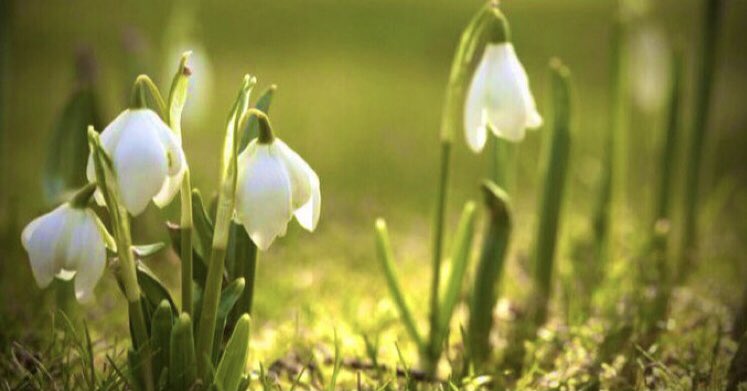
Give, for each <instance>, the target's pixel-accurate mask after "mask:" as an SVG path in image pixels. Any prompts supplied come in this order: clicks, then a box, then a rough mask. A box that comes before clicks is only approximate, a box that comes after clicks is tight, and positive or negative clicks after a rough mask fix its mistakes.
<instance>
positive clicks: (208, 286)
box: [196, 75, 264, 381]
mask: <svg viewBox="0 0 747 391" xmlns="http://www.w3.org/2000/svg"><path fill="white" fill-rule="evenodd" d="M255 84H256V79H255V78H253V77H251V76H249V75H247V76H246V77H245V78H244V82H243V83H242V86H241V89H240V91H239V96H238V97H237V99H236V102H235V103H234V106H233V108H232V110H231V115H230V116H229V120H228V126H227V129H226V138H225V141H224V149H223V151H224V153H223V161H222V165H221V175H220V177H221V183H220V187H219V193H218V209H217V212H216V218H215V230H214V231H213V244H212V251H211V252H210V261H209V262H208V274H207V277H206V281H205V291H204V293H203V298H202V312H201V313H200V323H199V327H198V328H197V350H196V354H197V370H198V375H199V376H200V378H201V379H203V381H207V380H208V375H209V374H210V373H211V372H210V369H211V368H212V362H211V357H212V351H213V344H214V343H215V341H214V336H215V327H216V326H215V322H216V318H217V315H218V302H219V300H220V293H221V285H222V282H223V272H224V269H225V258H226V249H227V246H228V236H229V233H230V228H231V220H232V217H233V213H234V203H235V195H236V176H237V171H238V168H237V166H236V164H237V163H236V155H237V145H238V141H239V134H238V132H239V129H242V128H243V126H242V125H243V124H244V122H245V121H246V119H247V118H248V114H251V115H254V114H256V113H255V112H256V110H254V109H250V110H247V107H248V105H249V94H250V92H251V89H252V88H253V87H254V85H255ZM262 115H264V114H262Z"/></svg>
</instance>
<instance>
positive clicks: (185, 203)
mask: <svg viewBox="0 0 747 391" xmlns="http://www.w3.org/2000/svg"><path fill="white" fill-rule="evenodd" d="M180 194H181V222H180V223H181V224H180V225H181V258H182V312H185V313H187V314H190V315H192V301H193V297H192V270H193V269H192V226H193V222H192V183H191V180H190V176H189V169H187V171H186V172H185V173H184V178H183V179H182V188H181V192H180Z"/></svg>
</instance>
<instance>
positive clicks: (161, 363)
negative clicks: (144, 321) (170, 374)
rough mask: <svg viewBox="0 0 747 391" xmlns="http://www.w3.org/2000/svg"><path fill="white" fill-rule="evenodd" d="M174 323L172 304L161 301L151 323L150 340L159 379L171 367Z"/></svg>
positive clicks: (154, 367) (154, 370) (154, 371)
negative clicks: (170, 358) (170, 357)
mask: <svg viewBox="0 0 747 391" xmlns="http://www.w3.org/2000/svg"><path fill="white" fill-rule="evenodd" d="M173 322H174V318H173V312H172V310H171V304H169V302H168V301H167V300H163V301H161V304H159V305H158V308H156V310H155V312H154V313H153V318H152V320H151V322H150V340H151V346H152V348H153V373H154V374H155V376H157V377H158V378H159V379H160V378H161V376H163V375H162V372H163V371H164V370H165V369H166V368H167V367H168V366H169V355H170V354H171V348H170V344H171V327H172V324H173Z"/></svg>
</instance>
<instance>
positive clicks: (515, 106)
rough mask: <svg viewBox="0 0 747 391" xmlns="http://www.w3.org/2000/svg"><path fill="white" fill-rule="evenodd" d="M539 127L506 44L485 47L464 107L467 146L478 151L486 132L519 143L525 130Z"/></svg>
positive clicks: (526, 85) (524, 80)
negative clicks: (489, 130) (490, 130)
mask: <svg viewBox="0 0 747 391" xmlns="http://www.w3.org/2000/svg"><path fill="white" fill-rule="evenodd" d="M541 125H542V117H541V116H540V115H539V113H538V112H537V107H536V105H535V103H534V97H533V96H532V92H531V91H530V90H529V79H528V78H527V74H526V71H525V70H524V67H523V66H522V65H521V63H520V62H519V59H518V58H517V57H516V52H515V51H514V47H513V45H512V44H511V43H510V42H502V43H491V44H488V45H487V46H486V47H485V51H484V53H483V56H482V59H481V60H480V63H479V65H478V66H477V69H476V70H475V73H474V75H473V76H472V82H471V83H470V86H469V90H468V91H467V100H466V103H465V107H464V131H465V136H466V138H467V144H469V146H470V148H472V150H473V151H475V152H480V151H482V149H483V147H484V146H485V142H486V141H487V129H488V127H489V128H490V129H492V131H493V133H494V134H495V135H496V136H497V137H501V138H504V139H506V140H509V141H521V140H522V139H523V138H524V133H525V129H526V128H537V127H539V126H541Z"/></svg>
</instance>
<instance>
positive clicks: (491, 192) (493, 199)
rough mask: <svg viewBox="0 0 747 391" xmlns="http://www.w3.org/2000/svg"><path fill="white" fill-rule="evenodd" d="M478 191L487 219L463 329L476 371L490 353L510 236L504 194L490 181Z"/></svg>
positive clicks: (505, 195) (509, 215) (509, 220)
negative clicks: (483, 198) (483, 201)
mask: <svg viewBox="0 0 747 391" xmlns="http://www.w3.org/2000/svg"><path fill="white" fill-rule="evenodd" d="M482 188H483V191H484V193H485V204H486V206H487V209H488V217H489V220H488V224H487V227H486V231H485V236H484V237H483V243H482V252H481V253H480V260H479V263H478V264H477V270H476V271H475V282H474V288H473V289H472V295H471V298H470V306H469V325H468V327H467V349H468V354H469V358H470V359H471V360H472V362H474V363H475V365H476V366H477V367H478V368H481V367H482V365H483V364H484V363H485V360H486V359H487V356H488V354H489V352H490V345H489V337H490V330H491V329H492V328H493V307H495V304H496V302H497V301H498V284H499V283H500V280H501V275H502V274H503V267H504V265H505V258H506V252H507V249H508V246H509V239H510V236H511V206H510V204H509V198H508V195H507V194H506V193H505V192H504V191H503V190H502V189H501V188H499V187H498V186H497V185H496V184H495V183H493V182H490V181H486V182H484V183H483V186H482Z"/></svg>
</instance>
